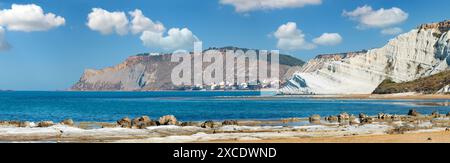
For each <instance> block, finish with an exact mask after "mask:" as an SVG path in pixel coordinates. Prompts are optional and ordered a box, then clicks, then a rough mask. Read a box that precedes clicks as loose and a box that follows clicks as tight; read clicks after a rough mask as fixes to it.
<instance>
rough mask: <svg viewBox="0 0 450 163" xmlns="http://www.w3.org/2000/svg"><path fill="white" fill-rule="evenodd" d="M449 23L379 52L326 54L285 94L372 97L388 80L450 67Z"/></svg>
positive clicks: (310, 64)
mask: <svg viewBox="0 0 450 163" xmlns="http://www.w3.org/2000/svg"><path fill="white" fill-rule="evenodd" d="M449 24H450V21H445V22H440V23H432V24H425V25H421V26H420V27H418V28H417V29H414V30H411V31H410V32H408V33H405V34H402V35H399V36H398V37H396V38H394V39H392V40H390V41H389V43H388V44H387V45H385V46H384V47H382V48H379V49H372V50H369V51H362V52H354V53H343V54H335V55H323V56H318V57H317V58H315V59H313V60H311V61H309V62H308V63H307V64H306V65H305V66H303V67H302V68H301V69H300V70H299V71H297V72H296V73H295V74H294V75H293V76H292V77H291V79H290V80H289V81H288V82H287V85H286V86H285V87H284V88H282V89H281V90H280V92H281V93H282V94H370V93H372V92H373V91H374V90H375V88H377V86H378V85H380V83H381V82H383V81H384V80H385V79H391V80H392V81H394V82H408V81H412V80H415V79H419V78H422V77H426V76H430V75H433V74H437V73H439V72H442V71H445V70H447V69H449V66H448V65H450V57H449V56H450V50H449V47H450V35H449V34H448V31H449V27H450V25H449Z"/></svg>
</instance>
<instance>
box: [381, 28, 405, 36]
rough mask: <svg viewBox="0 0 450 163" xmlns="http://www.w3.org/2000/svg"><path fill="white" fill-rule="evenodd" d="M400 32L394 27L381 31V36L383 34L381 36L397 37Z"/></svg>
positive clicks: (399, 29) (400, 30)
mask: <svg viewBox="0 0 450 163" xmlns="http://www.w3.org/2000/svg"><path fill="white" fill-rule="evenodd" d="M402 32H403V30H402V29H401V28H398V27H394V28H387V29H383V30H382V31H381V34H383V35H398V34H400V33H402Z"/></svg>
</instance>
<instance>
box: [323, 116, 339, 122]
mask: <svg viewBox="0 0 450 163" xmlns="http://www.w3.org/2000/svg"><path fill="white" fill-rule="evenodd" d="M325 120H326V121H329V122H337V121H338V120H339V118H338V117H337V116H328V117H325Z"/></svg>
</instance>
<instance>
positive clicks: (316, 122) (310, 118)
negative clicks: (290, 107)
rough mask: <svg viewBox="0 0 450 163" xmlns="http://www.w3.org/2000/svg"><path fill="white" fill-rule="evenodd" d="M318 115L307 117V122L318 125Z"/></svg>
mask: <svg viewBox="0 0 450 163" xmlns="http://www.w3.org/2000/svg"><path fill="white" fill-rule="evenodd" d="M320 118H321V117H320V115H318V114H315V115H312V116H311V117H309V122H310V123H314V124H318V123H320Z"/></svg>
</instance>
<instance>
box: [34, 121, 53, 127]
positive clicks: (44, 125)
mask: <svg viewBox="0 0 450 163" xmlns="http://www.w3.org/2000/svg"><path fill="white" fill-rule="evenodd" d="M53 125H55V124H54V123H53V122H52V121H42V122H39V123H38V124H37V126H38V127H50V126H53Z"/></svg>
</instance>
